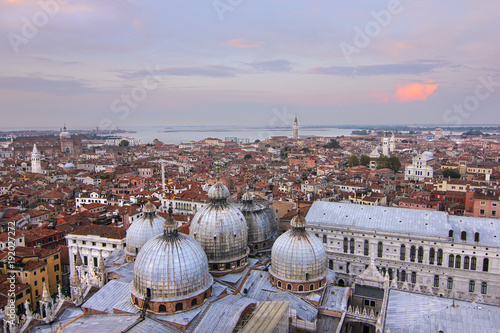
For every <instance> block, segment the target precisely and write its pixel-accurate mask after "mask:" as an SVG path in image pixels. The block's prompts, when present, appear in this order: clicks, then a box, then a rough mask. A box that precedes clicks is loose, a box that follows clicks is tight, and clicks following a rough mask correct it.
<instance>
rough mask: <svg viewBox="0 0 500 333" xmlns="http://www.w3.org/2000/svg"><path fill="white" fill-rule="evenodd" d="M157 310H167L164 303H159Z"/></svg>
mask: <svg viewBox="0 0 500 333" xmlns="http://www.w3.org/2000/svg"><path fill="white" fill-rule="evenodd" d="M158 312H167V307H166V306H165V304H161V305H160V307H159V308H158Z"/></svg>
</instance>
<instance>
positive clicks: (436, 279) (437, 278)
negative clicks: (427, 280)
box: [434, 275, 439, 288]
mask: <svg viewBox="0 0 500 333" xmlns="http://www.w3.org/2000/svg"><path fill="white" fill-rule="evenodd" d="M434 287H435V288H439V275H434Z"/></svg>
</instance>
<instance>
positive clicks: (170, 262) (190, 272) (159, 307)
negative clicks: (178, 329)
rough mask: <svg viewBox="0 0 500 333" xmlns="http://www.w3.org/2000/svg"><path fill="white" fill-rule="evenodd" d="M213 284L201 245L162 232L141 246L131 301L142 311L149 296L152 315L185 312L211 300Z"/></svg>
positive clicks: (192, 240) (176, 234) (179, 236)
mask: <svg viewBox="0 0 500 333" xmlns="http://www.w3.org/2000/svg"><path fill="white" fill-rule="evenodd" d="M212 283H213V278H212V276H211V275H210V274H209V272H208V261H207V257H206V255H205V253H204V252H203V248H202V247H201V246H200V244H198V242H196V241H195V240H194V239H193V238H191V237H190V236H187V235H184V234H180V233H177V231H173V232H167V231H165V232H164V233H162V234H160V235H157V236H155V237H154V238H152V239H151V240H149V241H148V242H147V243H146V244H144V246H143V247H142V249H141V251H140V252H139V255H138V256H137V259H136V260H135V263H134V281H133V285H132V301H133V302H134V304H135V305H136V306H138V307H141V306H142V304H143V301H144V300H145V299H146V298H148V296H149V298H150V299H149V309H150V310H151V311H153V312H167V313H172V312H176V311H180V310H188V309H190V308H192V307H196V306H198V305H201V304H202V303H203V301H204V300H205V299H206V298H208V297H210V296H211V287H212Z"/></svg>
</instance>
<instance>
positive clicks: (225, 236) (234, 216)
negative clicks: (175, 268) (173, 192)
mask: <svg viewBox="0 0 500 333" xmlns="http://www.w3.org/2000/svg"><path fill="white" fill-rule="evenodd" d="M208 193H209V196H210V199H211V202H210V204H209V205H206V206H205V207H203V208H202V209H201V210H199V211H198V212H197V213H196V214H195V216H194V217H193V220H192V222H191V227H190V229H189V235H190V236H191V237H193V238H194V239H196V240H197V241H198V242H199V243H200V244H201V246H202V247H203V249H204V250H205V253H206V254H207V257H208V261H209V263H210V270H211V272H212V273H213V274H225V273H229V272H231V271H238V270H240V269H243V268H244V267H245V266H246V265H247V264H248V261H247V257H248V252H249V250H248V247H247V242H248V230H247V223H246V220H245V217H244V216H243V214H242V213H241V211H240V210H239V209H238V208H236V206H235V205H234V204H231V203H228V202H227V201H226V198H227V197H229V190H228V189H227V187H226V186H224V185H223V184H222V183H217V184H215V185H214V186H212V187H211V188H210V190H209V191H208Z"/></svg>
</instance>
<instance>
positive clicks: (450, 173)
mask: <svg viewBox="0 0 500 333" xmlns="http://www.w3.org/2000/svg"><path fill="white" fill-rule="evenodd" d="M443 177H445V178H460V173H459V172H458V171H457V170H454V169H446V170H444V171H443Z"/></svg>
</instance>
